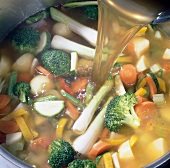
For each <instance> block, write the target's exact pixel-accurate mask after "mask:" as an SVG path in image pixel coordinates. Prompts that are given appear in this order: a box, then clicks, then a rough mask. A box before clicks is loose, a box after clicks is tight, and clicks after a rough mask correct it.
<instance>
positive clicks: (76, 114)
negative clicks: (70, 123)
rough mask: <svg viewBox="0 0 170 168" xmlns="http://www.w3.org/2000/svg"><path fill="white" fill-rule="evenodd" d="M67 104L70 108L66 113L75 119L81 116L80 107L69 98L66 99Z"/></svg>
mask: <svg viewBox="0 0 170 168" xmlns="http://www.w3.org/2000/svg"><path fill="white" fill-rule="evenodd" d="M66 106H67V108H68V111H66V114H68V115H69V116H70V117H71V118H72V119H73V120H76V119H77V118H78V117H79V111H78V109H77V108H76V107H75V106H74V105H73V104H72V103H71V102H70V101H68V100H66Z"/></svg>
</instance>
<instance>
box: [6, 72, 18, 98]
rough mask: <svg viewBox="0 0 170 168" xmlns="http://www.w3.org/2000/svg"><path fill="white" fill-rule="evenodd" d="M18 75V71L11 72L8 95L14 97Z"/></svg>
mask: <svg viewBox="0 0 170 168" xmlns="http://www.w3.org/2000/svg"><path fill="white" fill-rule="evenodd" d="M17 77H18V72H17V71H13V72H11V73H10V78H9V83H8V91H7V93H8V95H9V96H10V97H14V93H13V87H14V85H15V84H16V82H17Z"/></svg>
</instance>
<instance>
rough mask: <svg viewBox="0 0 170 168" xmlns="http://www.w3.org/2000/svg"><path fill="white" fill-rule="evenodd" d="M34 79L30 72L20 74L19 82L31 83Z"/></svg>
mask: <svg viewBox="0 0 170 168" xmlns="http://www.w3.org/2000/svg"><path fill="white" fill-rule="evenodd" d="M31 79H32V76H31V74H30V73H28V72H19V73H18V77H17V82H28V83H29V82H30V81H31Z"/></svg>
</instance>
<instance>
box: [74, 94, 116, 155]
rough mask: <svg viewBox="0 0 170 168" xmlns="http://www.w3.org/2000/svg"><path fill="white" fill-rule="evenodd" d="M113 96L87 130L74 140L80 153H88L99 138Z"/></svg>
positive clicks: (75, 146)
mask: <svg viewBox="0 0 170 168" xmlns="http://www.w3.org/2000/svg"><path fill="white" fill-rule="evenodd" d="M112 98H113V97H109V98H108V100H107V101H106V103H105V104H104V106H103V108H102V110H101V111H100V112H99V114H98V115H97V116H96V118H95V119H94V120H93V122H92V123H91V125H90V126H89V127H88V129H87V130H86V132H85V133H84V134H82V135H80V136H79V137H78V138H76V139H75V140H74V142H73V148H74V149H75V150H76V151H78V152H79V153H81V154H85V155H86V154H87V153H88V152H89V150H90V149H91V148H92V146H93V145H94V144H95V142H96V141H97V139H98V138H99V135H100V133H101V132H102V129H103V126H104V115H105V113H106V109H107V105H108V104H109V102H110V100H111V99H112ZM82 124H83V123H82Z"/></svg>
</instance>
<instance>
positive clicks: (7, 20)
mask: <svg viewBox="0 0 170 168" xmlns="http://www.w3.org/2000/svg"><path fill="white" fill-rule="evenodd" d="M64 1H67V0H12V1H11V0H0V42H1V41H2V40H3V39H4V38H5V36H6V35H7V34H8V33H9V32H10V31H11V30H12V29H13V28H15V27H16V26H17V25H18V24H19V23H21V22H22V21H24V20H25V19H26V18H27V17H29V16H31V15H33V14H35V13H37V12H39V11H41V10H44V9H46V8H48V7H49V6H52V5H58V4H61V3H63V2H64ZM169 24H170V23H166V24H161V25H160V27H161V28H162V29H164V31H165V32H166V33H169V34H170V30H169V29H170V26H169ZM0 155H1V158H0V159H1V160H0V161H3V162H5V165H6V167H3V168H31V166H29V165H28V164H26V163H24V162H22V161H20V160H18V159H17V158H16V157H15V156H13V155H11V154H10V153H9V152H7V151H6V150H5V149H4V148H2V147H1V146H0ZM2 166H3V165H2V162H0V167H2ZM156 167H159V168H160V167H161V168H163V167H170V152H169V153H167V154H166V155H164V156H163V157H162V158H160V159H159V160H157V161H155V162H153V163H151V164H150V165H148V166H146V167H145V168H156Z"/></svg>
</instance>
